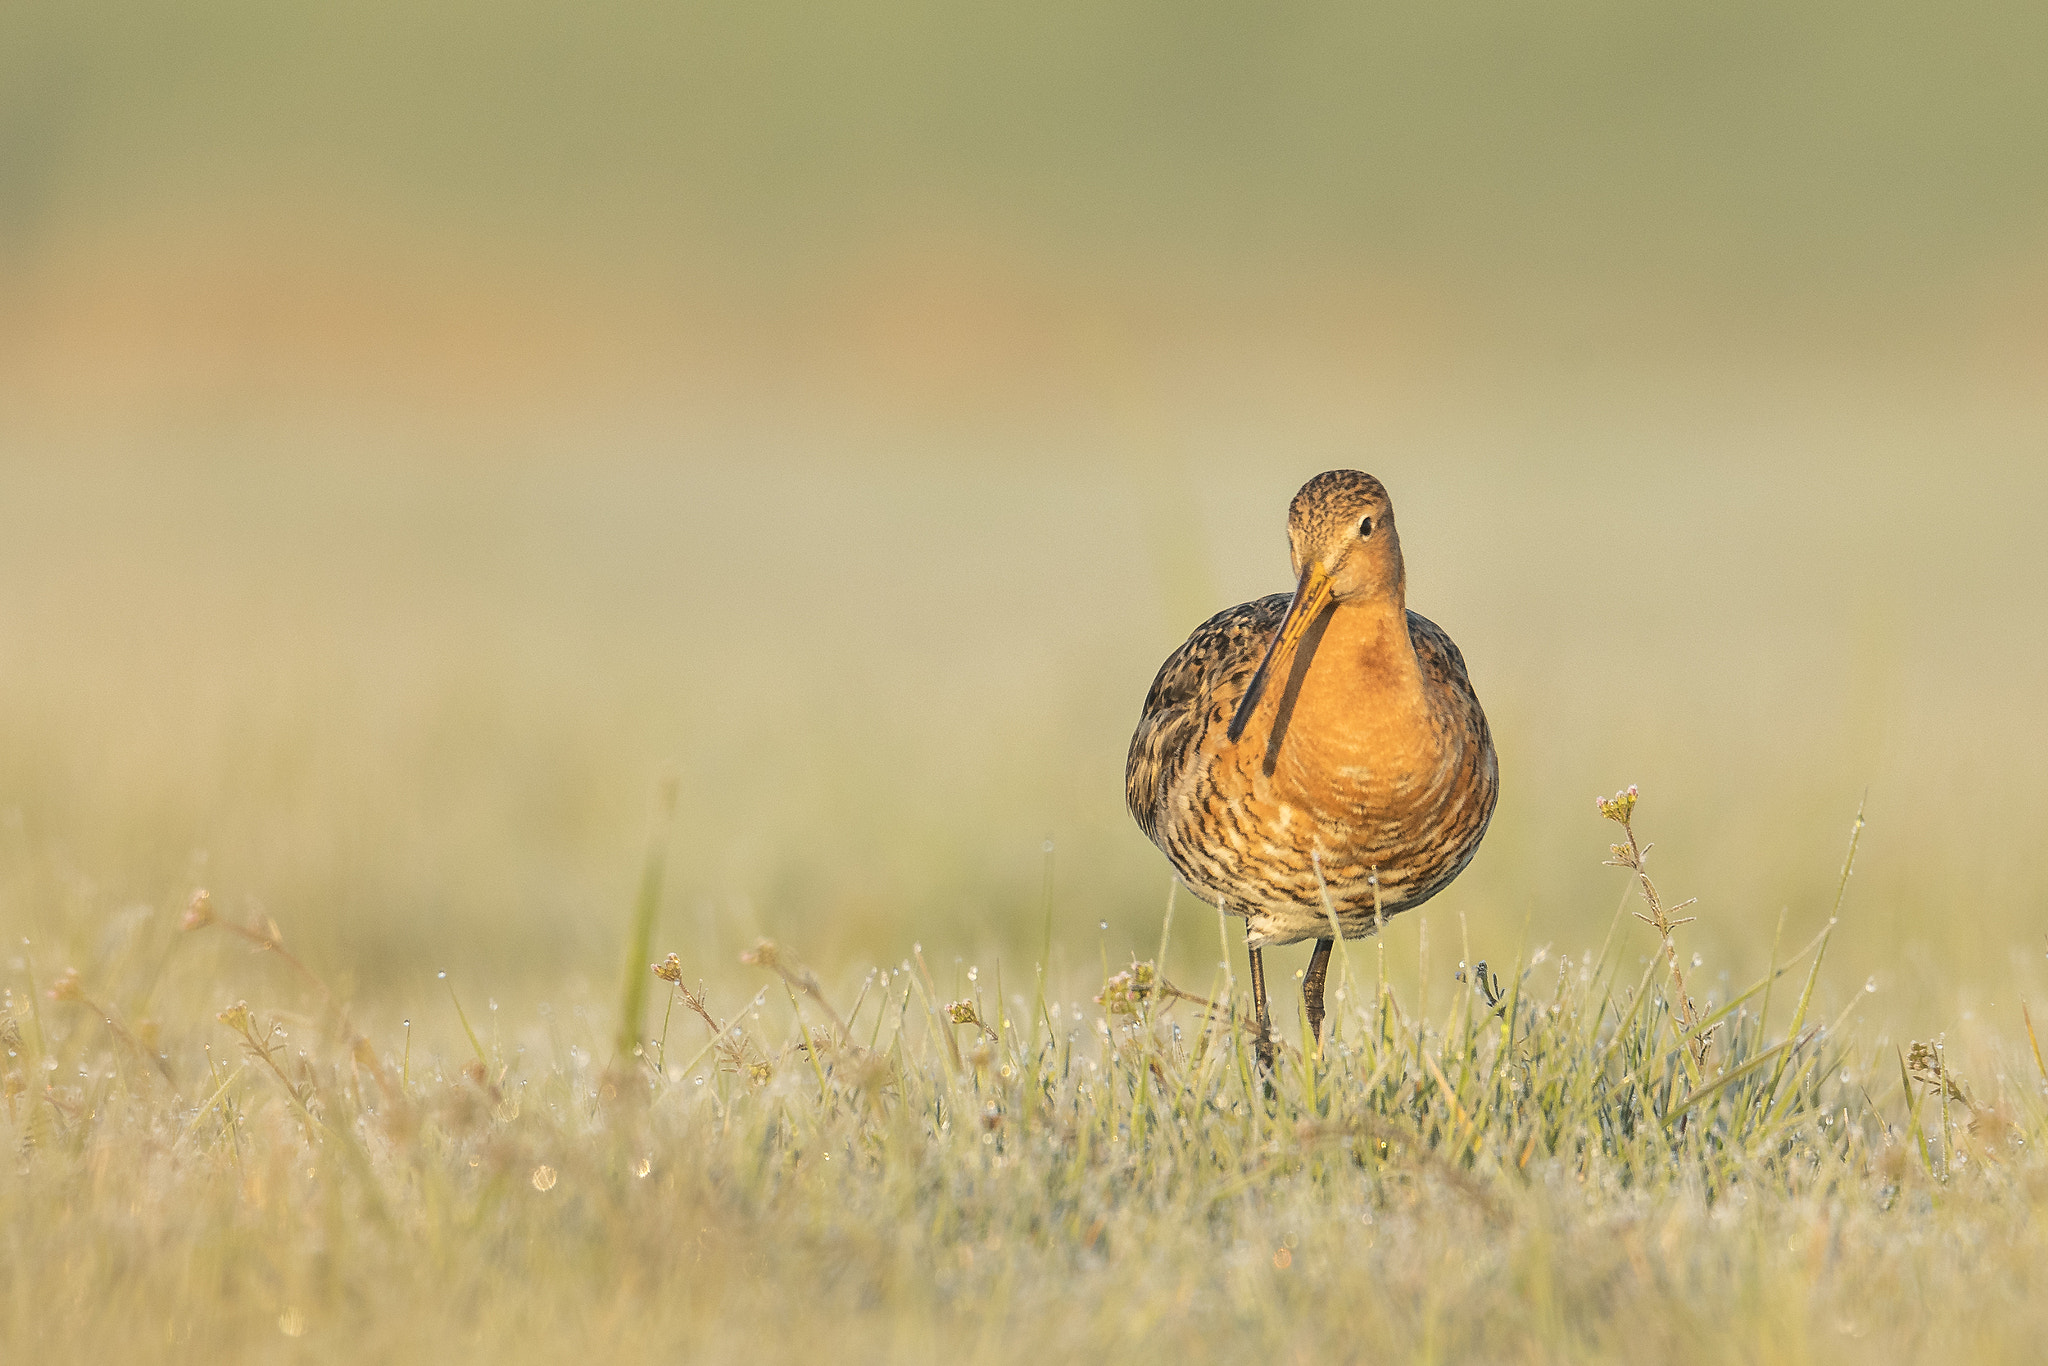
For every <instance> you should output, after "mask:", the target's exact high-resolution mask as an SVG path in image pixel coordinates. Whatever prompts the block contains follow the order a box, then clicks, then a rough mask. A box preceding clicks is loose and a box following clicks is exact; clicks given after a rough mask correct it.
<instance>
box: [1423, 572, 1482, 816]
mask: <svg viewBox="0 0 2048 1366" xmlns="http://www.w3.org/2000/svg"><path fill="white" fill-rule="evenodd" d="M1408 639H1409V640H1410V641H1411V642H1412V643H1413V644H1414V646H1415V658H1416V661H1417V662H1418V663H1420V664H1421V665H1422V673H1423V676H1424V677H1425V678H1426V679H1428V680H1429V681H1430V682H1431V683H1433V684H1434V685H1435V686H1436V688H1437V690H1438V696H1441V697H1447V698H1450V699H1451V705H1453V706H1455V707H1456V708H1458V710H1459V711H1461V712H1463V713H1464V725H1465V726H1466V728H1467V729H1468V730H1469V732H1470V734H1471V736H1472V739H1473V743H1472V744H1471V745H1470V746H1469V752H1470V754H1471V755H1472V757H1473V761H1474V762H1475V763H1476V764H1477V765H1478V770H1477V771H1479V772H1482V773H1483V774H1484V775H1485V776H1484V777H1483V778H1482V779H1479V780H1478V781H1480V782H1481V783H1482V785H1483V786H1485V787H1486V788H1487V789H1488V791H1489V793H1490V792H1491V788H1492V784H1493V783H1494V782H1495V781H1496V777H1495V768H1494V758H1493V737H1492V734H1491V732H1490V731H1489V730H1488V728H1487V724H1486V712H1485V710H1484V709H1483V708H1481V707H1480V705H1479V694H1477V693H1475V692H1473V691H1472V680H1471V678H1470V677H1469V676H1467V674H1466V673H1465V656H1464V655H1462V654H1460V653H1459V652H1458V647H1457V645H1456V644H1454V643H1453V642H1452V640H1451V638H1450V636H1449V635H1448V634H1447V633H1446V632H1445V631H1444V628H1443V627H1441V626H1439V625H1437V624H1436V623H1435V622H1433V621H1431V620H1430V619H1429V618H1428V617H1425V616H1423V615H1421V614H1420V613H1417V612H1410V613H1409V614H1408ZM1486 805H1487V809H1488V810H1491V809H1492V806H1493V798H1492V796H1491V795H1489V796H1488V797H1487V798H1486Z"/></svg>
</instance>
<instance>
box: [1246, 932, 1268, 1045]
mask: <svg viewBox="0 0 2048 1366" xmlns="http://www.w3.org/2000/svg"><path fill="white" fill-rule="evenodd" d="M1245 934H1246V935H1247V936H1249V935H1250V934H1251V918H1250V917H1249V916H1247V917H1246V918H1245ZM1251 959H1252V1014H1253V1015H1254V1016H1255V1017H1256V1018H1255V1019H1254V1020H1253V1022H1252V1027H1253V1028H1254V1029H1256V1030H1258V1031H1259V1033H1258V1044H1257V1046H1258V1050H1259V1066H1260V1067H1261V1068H1263V1069H1264V1070H1265V1073H1266V1076H1267V1077H1268V1078H1269V1079H1270V1078H1271V1077H1272V1075H1273V1053H1274V1048H1273V1021H1272V1019H1271V1017H1270V1016H1268V1015H1267V1013H1266V964H1265V960H1264V959H1263V958H1262V957H1261V956H1260V953H1259V948H1258V946H1257V945H1253V946H1252V948H1251ZM1268 1084H1270V1080H1269V1083H1268Z"/></svg>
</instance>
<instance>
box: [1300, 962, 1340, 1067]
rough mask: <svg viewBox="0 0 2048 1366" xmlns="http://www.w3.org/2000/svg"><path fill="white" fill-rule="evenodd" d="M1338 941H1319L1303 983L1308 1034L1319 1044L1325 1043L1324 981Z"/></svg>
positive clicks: (1302, 989)
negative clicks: (1331, 953) (1333, 948)
mask: <svg viewBox="0 0 2048 1366" xmlns="http://www.w3.org/2000/svg"><path fill="white" fill-rule="evenodd" d="M1336 942H1337V941H1336V940H1334V939H1318V940H1317V941H1316V951H1315V952H1314V953H1312V954H1310V955H1309V959H1308V972H1307V974H1306V975H1305V976H1304V977H1303V979H1302V983H1301V994H1302V998H1303V999H1304V1000H1305V1001H1306V1002H1307V1003H1308V1032H1309V1037H1310V1038H1313V1039H1314V1040H1315V1041H1316V1042H1317V1043H1318V1044H1320V1043H1322V1041H1323V981H1324V979H1325V978H1327V977H1328V976H1329V975H1330V949H1331V947H1332V946H1333V945H1335V943H1336Z"/></svg>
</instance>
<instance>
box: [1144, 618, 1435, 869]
mask: <svg viewBox="0 0 2048 1366" xmlns="http://www.w3.org/2000/svg"><path fill="white" fill-rule="evenodd" d="M1290 601H1292V597H1291V596H1290V595H1289V594H1286V593H1275V594H1273V595H1272V596H1271V597H1264V598H1259V599H1257V600H1255V601H1252V602H1244V603H1239V604H1238V605H1237V606H1235V607H1230V608H1225V609H1224V610H1223V611H1221V612H1218V613H1217V614H1216V615H1215V616H1213V617H1210V618H1209V619H1208V620H1207V621H1205V622H1203V623H1202V624H1201V625H1200V626H1198V627H1196V628H1195V633H1194V634H1193V635H1191V636H1189V637H1188V639H1187V643H1186V644H1185V645H1182V646H1181V647H1180V648H1179V649H1178V650H1175V651H1174V652H1173V653H1172V654H1170V655H1168V656H1167V657H1166V662H1165V663H1164V664H1162V665H1160V666H1159V676H1158V677H1157V678H1154V679H1153V680H1152V690H1151V691H1150V692H1148V693H1146V694H1145V710H1144V712H1143V714H1141V715H1140V716H1139V717H1138V731H1137V734H1135V735H1133V736H1132V737H1131V753H1130V758H1129V759H1128V760H1127V761H1126V762H1125V764H1124V800H1125V801H1126V802H1127V803H1128V804H1129V806H1130V808H1131V814H1132V815H1133V816H1135V817H1136V818H1137V821H1138V825H1139V826H1140V827H1141V828H1142V829H1143V830H1144V831H1145V834H1146V835H1147V836H1148V837H1154V838H1156V836H1157V833H1158V828H1159V814H1160V808H1161V805H1162V803H1163V802H1164V801H1165V798H1166V794H1167V793H1168V792H1170V791H1172V789H1173V784H1174V781H1175V780H1176V779H1177V778H1178V777H1179V776H1180V773H1181V770H1182V769H1183V768H1184V767H1185V766H1186V764H1187V762H1188V761H1189V760H1190V759H1192V758H1193V757H1194V755H1195V753H1196V751H1197V750H1198V749H1200V747H1201V743H1202V735H1203V732H1204V731H1205V730H1206V729H1207V728H1208V727H1209V726H1210V725H1211V724H1228V723H1229V720H1230V713H1231V711H1232V709H1233V708H1235V707H1236V706H1237V699H1238V698H1239V697H1240V696H1242V695H1243V693H1244V690H1245V688H1246V686H1247V685H1249V684H1250V682H1251V678H1252V674H1253V673H1254V672H1255V671H1257V669H1258V667H1259V658H1260V656H1261V655H1263V654H1264V653H1265V651H1266V646H1267V645H1268V644H1269V643H1271V641H1272V639H1273V632H1275V631H1277V630H1279V629H1280V621H1281V619H1282V618H1283V617H1285V616H1286V615H1287V604H1288V603H1289V602H1290ZM1431 629H1432V630H1434V629H1435V628H1434V627H1432V628H1431Z"/></svg>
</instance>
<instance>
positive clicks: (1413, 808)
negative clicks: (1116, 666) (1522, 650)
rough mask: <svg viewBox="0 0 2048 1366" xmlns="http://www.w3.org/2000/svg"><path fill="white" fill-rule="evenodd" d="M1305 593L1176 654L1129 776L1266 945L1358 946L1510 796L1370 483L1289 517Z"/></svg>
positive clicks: (1187, 870) (1192, 883)
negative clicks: (1411, 602)
mask: <svg viewBox="0 0 2048 1366" xmlns="http://www.w3.org/2000/svg"><path fill="white" fill-rule="evenodd" d="M1288 538H1289V541H1290V543H1291V546H1292V550H1293V563H1294V571H1295V574H1296V576H1297V578H1298V580H1299V585H1298V587H1297V588H1296V590H1295V592H1294V594H1293V595H1292V597H1291V598H1290V596H1289V595H1287V594H1284V593H1276V594H1274V595H1273V596H1271V597H1265V598H1260V599H1258V600H1256V601H1254V602H1248V603H1243V604H1241V605H1239V606H1237V607H1232V608H1229V609H1228V610H1226V611H1223V612H1219V613H1217V614H1216V615H1215V616H1213V617H1211V618H1210V619H1209V620H1208V621H1206V622H1204V623H1203V624H1202V625H1201V626H1200V627H1198V628H1197V629H1196V631H1195V633H1194V635H1192V636H1190V637H1189V638H1188V641H1187V643H1186V644H1185V645H1183V646H1181V647H1180V649H1178V650H1176V651H1174V653H1173V654H1172V655H1171V656H1169V657H1168V658H1167V661H1166V663H1165V664H1164V665H1163V666H1161V668H1160V670H1159V675H1158V677H1157V678H1155V679H1154V680H1153V683H1152V690H1151V692H1150V693H1149V694H1147V696H1146V698H1145V708H1144V713H1143V715H1142V716H1141V717H1140V718H1139V721H1138V730H1137V733H1136V734H1135V735H1134V736H1133V737H1132V738H1131V752H1130V759H1129V762H1128V765H1127V767H1126V770H1125V795H1126V798H1127V800H1128V801H1129V804H1130V808H1131V814H1132V815H1133V816H1135V817H1136V818H1137V821H1138V824H1139V825H1140V826H1141V827H1142V828H1143V829H1144V831H1145V833H1146V835H1147V836H1149V837H1150V838H1151V840H1152V842H1153V843H1154V844H1157V845H1158V846H1159V848H1160V849H1161V850H1162V851H1164V852H1165V854H1166V857H1167V859H1168V861H1169V862H1171V863H1172V864H1173V867H1174V871H1175V872H1176V873H1178V874H1179V875H1180V878H1181V880H1182V881H1183V882H1184V883H1186V884H1187V886H1188V887H1189V888H1191V889H1192V890H1193V891H1194V892H1195V893H1196V894H1197V895H1198V896H1201V897H1203V898H1205V899H1207V900H1209V901H1212V902H1214V903H1215V904H1216V905H1218V906H1220V907H1222V908H1223V909H1224V910H1226V911H1228V912H1230V913H1231V914H1233V915H1241V916H1243V917H1245V920H1246V925H1247V934H1248V937H1249V941H1250V944H1251V950H1252V955H1253V963H1252V967H1253V986H1254V994H1255V995H1256V996H1257V997H1259V998H1260V1001H1259V1005H1260V1018H1261V1028H1260V1036H1261V1041H1262V1049H1261V1051H1262V1053H1264V1052H1266V1051H1267V1049H1268V1048H1269V1047H1270V1045H1269V1044H1267V1043H1266V1042H1265V1041H1266V1039H1267V1031H1266V1028H1265V1024H1264V1018H1265V1011H1264V1001H1263V997H1264V994H1265V993H1264V989H1263V976H1262V974H1261V972H1260V964H1259V960H1258V953H1259V950H1260V949H1261V948H1262V947H1263V946H1265V945H1268V944H1292V943H1296V942H1298V941H1300V940H1303V939H1317V940H1320V941H1324V942H1320V943H1319V944H1318V945H1317V954H1316V960H1315V963H1314V964H1313V965H1312V967H1311V970H1310V974H1309V996H1310V1002H1309V1004H1310V1017H1311V1020H1312V1022H1314V1023H1316V1024H1317V1025H1318V1026H1319V1025H1320V1021H1321V1016H1322V1002H1321V994H1322V993H1321V985H1322V983H1321V972H1320V969H1321V967H1322V965H1323V964H1324V963H1326V962H1327V959H1328V951H1329V941H1330V938H1331V930H1330V917H1331V915H1332V914H1333V913H1334V915H1335V917H1336V920H1337V923H1338V925H1339V926H1340V927H1341V928H1342V931H1343V933H1344V935H1345V937H1346V938H1356V937H1358V936H1361V935H1366V934H1371V933H1372V932H1373V931H1374V930H1375V929H1376V928H1377V923H1378V918H1379V917H1384V916H1391V915H1394V914H1396V913H1398V912H1400V911H1404V910H1408V909H1410V908H1412V907H1415V906H1419V905H1421V904H1422V903H1423V902H1424V901H1427V900H1428V899H1429V898H1430V897H1432V896H1434V895H1435V894H1436V893H1437V892H1439V891H1441V890H1443V888H1444V887H1445V886H1447V885H1448V884H1449V883H1450V881H1451V879H1453V878H1455V877H1456V876H1457V875H1458V874H1459V872H1461V871H1462V870H1463V869H1464V867H1465V865H1466V864H1467V863H1468V862H1470V861H1471V858H1472V855H1473V853H1474V852H1475V851H1476V850H1477V849H1478V847H1479V841H1480V838H1481V836H1483V835H1484V834H1485V833H1486V825H1487V821H1488V820H1489V819H1490V818H1491V816H1492V814H1493V806H1494V799H1495V797H1496V795H1497V793H1498V790H1499V775H1498V770H1497V768H1496V766H1495V761H1494V753H1493V741H1492V737H1491V735H1490V734H1489V732H1488V730H1487V725H1486V714H1485V713H1484V712H1483V711H1481V710H1480V707H1479V699H1478V698H1477V697H1476V696H1474V695H1473V692H1472V685H1471V682H1470V681H1469V680H1468V679H1467V678H1466V675H1465V660H1464V657H1463V656H1462V655H1461V654H1459V653H1458V647H1457V646H1456V645H1454V644H1452V643H1451V638H1450V637H1449V636H1448V635H1446V634H1445V633H1444V632H1443V630H1442V628H1440V627H1438V626H1437V625H1436V624H1435V623H1434V622H1431V621H1430V620H1428V619H1427V618H1426V617H1422V616H1419V615H1417V614H1416V613H1414V612H1410V611H1409V610H1407V602H1406V576H1405V572H1404V570H1403V567H1402V561H1401V543H1400V537H1399V535H1398V534H1397V532H1396V531H1395V528H1394V516H1393V507H1392V505H1391V504H1390V503H1389V501H1388V499H1387V493H1386V490H1385V489H1384V488H1383V487H1381V485H1380V482H1379V481H1378V480H1377V479H1374V478H1373V477H1372V476H1370V475H1366V474H1360V473H1358V472H1357V471H1355V470H1333V471H1330V472H1329V473H1326V474H1320V475H1317V476H1316V477H1315V478H1314V479H1311V480H1310V481H1309V482H1308V483H1307V484H1305V485H1304V486H1303V487H1302V489H1301V491H1300V492H1299V493H1297V494H1296V495H1295V496H1294V501H1293V503H1292V504H1291V505H1290V507H1289V509H1288Z"/></svg>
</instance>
